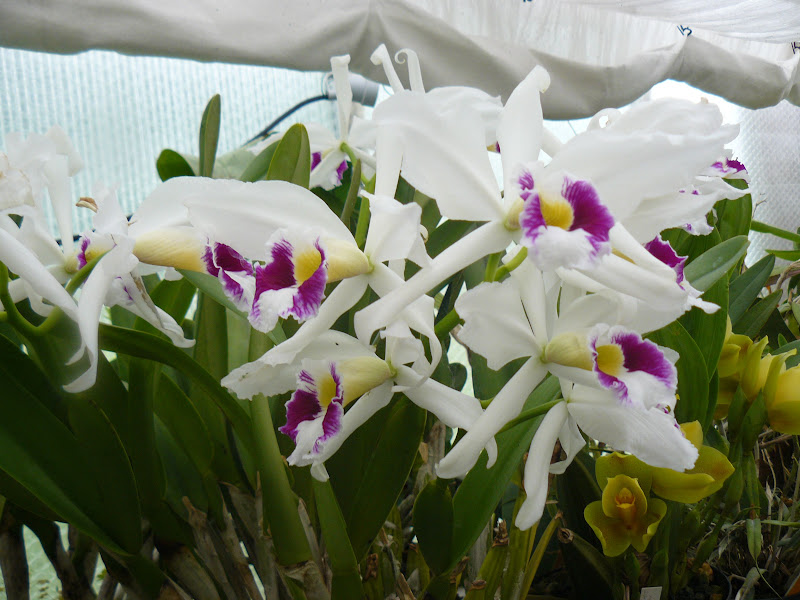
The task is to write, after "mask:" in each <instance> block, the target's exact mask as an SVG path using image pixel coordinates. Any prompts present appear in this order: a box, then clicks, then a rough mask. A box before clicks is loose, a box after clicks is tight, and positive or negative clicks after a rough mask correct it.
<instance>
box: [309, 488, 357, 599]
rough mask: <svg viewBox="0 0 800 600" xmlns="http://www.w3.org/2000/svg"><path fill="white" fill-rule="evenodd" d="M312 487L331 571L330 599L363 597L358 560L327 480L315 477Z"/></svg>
mask: <svg viewBox="0 0 800 600" xmlns="http://www.w3.org/2000/svg"><path fill="white" fill-rule="evenodd" d="M313 487H314V498H315V499H316V505H317V514H318V515H319V522H320V525H321V527H322V536H323V539H324V540H325V546H326V548H327V549H328V557H329V559H330V564H331V572H332V573H333V581H332V582H331V600H350V599H351V598H362V597H363V596H364V590H363V588H362V586H361V574H360V573H359V572H358V561H357V560H356V555H355V553H354V552H353V547H352V546H351V545H350V539H349V538H348V537H347V526H346V524H345V522H344V517H343V516H342V511H341V509H340V508H339V503H338V502H337V501H336V496H335V494H334V493H333V488H332V487H331V484H330V481H325V482H321V481H317V480H316V479H314V480H313Z"/></svg>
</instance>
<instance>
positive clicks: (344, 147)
mask: <svg viewBox="0 0 800 600" xmlns="http://www.w3.org/2000/svg"><path fill="white" fill-rule="evenodd" d="M339 150H341V151H342V152H344V153H345V154H347V158H349V159H350V164H351V165H353V180H361V183H363V184H364V186H365V187H366V186H367V185H369V181H370V180H369V179H367V177H366V175H365V174H364V172H363V171H362V170H361V169H359V170H358V172H356V170H355V166H356V163H360V162H361V159H360V158H358V157H357V156H356V153H355V150H353V149H352V148H351V147H350V145H349V144H348V143H347V142H342V143H341V145H340V146H339ZM373 185H374V184H373ZM370 191H375V190H374V189H373V190H370Z"/></svg>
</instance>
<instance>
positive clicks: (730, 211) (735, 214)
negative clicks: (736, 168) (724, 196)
mask: <svg viewBox="0 0 800 600" xmlns="http://www.w3.org/2000/svg"><path fill="white" fill-rule="evenodd" d="M726 181H727V183H728V184H730V185H731V186H733V187H735V188H738V189H740V190H743V189H746V188H747V182H746V181H745V180H744V179H728V180H726ZM714 212H715V213H716V214H717V227H716V228H717V231H719V233H720V236H722V239H723V240H727V239H729V238H732V237H735V236H737V235H747V234H748V233H749V232H750V221H751V217H752V214H753V199H752V197H751V196H750V194H745V195H744V196H742V197H741V198H737V199H736V200H720V201H719V202H717V203H716V204H715V205H714Z"/></svg>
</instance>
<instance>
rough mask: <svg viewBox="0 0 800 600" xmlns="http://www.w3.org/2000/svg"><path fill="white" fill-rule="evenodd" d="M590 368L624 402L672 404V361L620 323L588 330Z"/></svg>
mask: <svg viewBox="0 0 800 600" xmlns="http://www.w3.org/2000/svg"><path fill="white" fill-rule="evenodd" d="M589 346H590V348H591V351H592V363H593V371H594V372H595V373H596V374H597V377H598V380H599V382H600V384H601V385H602V386H603V387H605V388H607V389H609V390H611V391H612V392H613V393H614V394H615V396H616V397H617V399H618V400H619V401H620V402H621V403H622V404H624V405H639V406H654V405H658V404H665V405H672V404H674V401H675V400H674V399H675V388H676V387H677V384H678V375H677V371H676V369H675V365H674V364H672V362H670V361H669V360H668V359H667V358H666V357H665V356H664V353H663V352H662V351H661V349H660V348H659V347H658V346H657V345H656V344H654V343H653V342H651V341H649V340H644V339H642V337H641V336H640V335H639V334H638V333H636V332H633V331H630V330H628V329H626V328H624V327H619V326H617V327H611V328H608V326H607V325H602V324H601V325H597V326H595V328H594V329H593V330H592V332H590V334H589Z"/></svg>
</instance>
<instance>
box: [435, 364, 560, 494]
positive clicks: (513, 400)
mask: <svg viewBox="0 0 800 600" xmlns="http://www.w3.org/2000/svg"><path fill="white" fill-rule="evenodd" d="M546 374H547V369H546V368H545V367H544V366H543V365H542V364H541V363H540V362H539V360H538V359H536V358H532V359H530V360H529V361H528V362H526V363H525V364H524V365H522V367H520V369H519V371H517V372H516V373H515V374H514V376H513V377H512V378H511V379H509V380H508V383H506V385H505V386H503V389H502V390H500V392H498V394H497V396H495V398H494V400H492V403H491V404H490V405H489V407H488V408H487V409H486V410H485V411H484V413H483V414H482V415H481V416H480V417H479V418H478V420H477V421H475V423H474V424H473V425H472V427H470V429H469V431H467V434H466V435H465V436H464V437H463V438H461V440H459V442H458V443H457V444H456V445H455V447H454V448H453V449H452V450H450V452H449V453H448V454H447V456H445V457H444V458H443V459H442V461H441V462H440V463H439V466H438V468H437V469H436V473H437V475H438V476H439V477H442V478H445V479H451V478H453V477H461V476H463V475H464V474H466V473H467V472H468V471H469V470H470V469H471V468H472V467H473V466H475V463H476V462H477V461H478V457H479V456H480V453H481V450H483V448H484V447H485V446H486V445H487V444H488V443H489V441H490V440H491V439H492V438H493V437H494V436H495V435H496V434H497V432H498V431H500V429H502V428H503V426H504V425H505V424H506V423H508V422H509V421H510V420H511V419H513V418H514V417H516V416H517V415H519V413H520V411H521V410H522V406H523V405H524V404H525V400H526V399H527V398H528V395H529V394H530V393H531V391H533V389H534V388H535V387H536V386H537V385H538V384H539V382H540V381H541V380H542V379H544V376H545V375H546Z"/></svg>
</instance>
